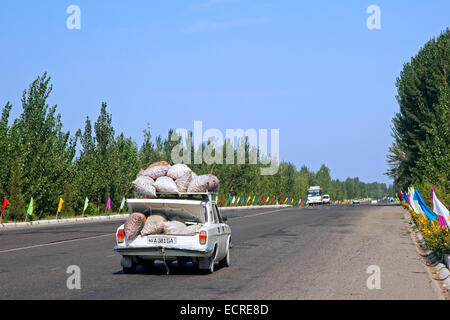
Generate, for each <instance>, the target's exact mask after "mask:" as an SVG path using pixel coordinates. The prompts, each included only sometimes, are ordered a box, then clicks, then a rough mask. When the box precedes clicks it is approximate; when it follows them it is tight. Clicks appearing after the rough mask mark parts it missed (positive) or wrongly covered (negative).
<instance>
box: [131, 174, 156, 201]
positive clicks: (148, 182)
mask: <svg viewBox="0 0 450 320" xmlns="http://www.w3.org/2000/svg"><path fill="white" fill-rule="evenodd" d="M154 183H155V180H153V179H152V178H150V177H148V176H143V175H141V176H138V177H137V178H136V180H134V181H133V189H134V191H135V192H136V193H137V194H140V195H142V196H144V195H145V196H147V197H156V189H155V187H154Z"/></svg>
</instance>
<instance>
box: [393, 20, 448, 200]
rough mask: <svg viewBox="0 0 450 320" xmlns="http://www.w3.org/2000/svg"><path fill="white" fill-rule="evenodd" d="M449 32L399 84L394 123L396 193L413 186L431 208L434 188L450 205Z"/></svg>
mask: <svg viewBox="0 0 450 320" xmlns="http://www.w3.org/2000/svg"><path fill="white" fill-rule="evenodd" d="M449 83H450V30H449V29H448V28H447V29H446V30H445V31H444V32H442V33H441V34H440V35H439V37H437V38H432V39H431V40H429V41H428V42H427V43H425V45H424V46H423V47H422V48H421V49H420V50H419V52H418V53H417V55H416V56H414V57H412V58H411V61H410V62H407V63H405V64H404V66H403V70H402V71H401V73H400V76H399V77H398V78H397V81H396V87H397V101H398V104H399V106H400V110H399V112H398V113H396V114H395V116H394V118H393V119H392V136H393V138H394V142H393V144H392V146H391V147H390V148H389V153H388V155H387V161H388V163H389V165H390V169H389V171H388V172H387V174H388V175H389V176H391V177H392V178H393V179H394V188H395V190H396V191H401V190H406V189H407V187H408V186H411V185H415V186H416V187H417V188H418V190H419V192H420V194H421V195H422V196H423V197H424V200H426V201H427V202H430V198H431V193H430V185H431V184H432V185H433V186H434V188H435V190H436V193H437V194H438V195H439V196H440V198H441V200H442V201H444V202H445V203H446V205H449V204H450V194H449V191H450V182H449V174H450V154H449V150H448V146H449V145H450V112H449V108H450V86H449Z"/></svg>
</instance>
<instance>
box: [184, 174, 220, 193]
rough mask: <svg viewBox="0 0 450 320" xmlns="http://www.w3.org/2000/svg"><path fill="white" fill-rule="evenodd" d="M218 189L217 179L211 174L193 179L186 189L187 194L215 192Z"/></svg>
mask: <svg viewBox="0 0 450 320" xmlns="http://www.w3.org/2000/svg"><path fill="white" fill-rule="evenodd" d="M218 188H219V179H217V177H216V176H215V175H212V174H204V175H202V176H197V177H193V178H192V180H191V183H190V184H189V187H188V192H207V191H217V189H218Z"/></svg>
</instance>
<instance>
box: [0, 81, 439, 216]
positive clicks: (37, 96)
mask: <svg viewBox="0 0 450 320" xmlns="http://www.w3.org/2000/svg"><path fill="white" fill-rule="evenodd" d="M51 91H52V86H51V85H50V78H49V77H48V76H47V74H44V75H43V76H42V77H38V78H37V79H36V80H35V81H33V83H32V84H31V85H30V87H29V88H28V90H26V91H24V93H23V96H22V109H23V110H22V113H21V115H20V116H19V117H18V118H17V119H15V120H14V121H13V123H12V124H11V125H8V123H9V114H10V111H11V108H12V105H11V104H10V103H7V104H6V105H5V107H4V108H3V111H2V116H1V119H0V150H1V152H2V156H1V157H0V196H1V197H2V198H3V195H4V196H7V197H8V199H10V202H11V205H10V206H9V207H8V209H7V213H8V217H7V218H8V219H10V220H23V219H24V217H25V211H26V204H25V203H24V199H30V197H31V196H32V197H33V199H34V204H35V210H34V216H35V217H36V218H37V219H39V218H43V217H52V216H54V215H56V210H57V206H58V201H59V198H60V197H62V198H63V200H64V204H63V208H62V213H61V216H63V217H64V216H74V215H81V214H82V211H83V205H84V200H85V198H86V197H88V198H89V200H90V202H89V206H88V208H87V210H86V214H87V215H98V214H102V213H104V212H105V207H106V202H107V199H108V197H111V201H112V210H111V211H113V212H114V211H116V210H117V209H118V207H119V205H120V203H121V201H122V198H123V197H133V195H134V193H133V190H132V181H133V180H134V179H135V177H136V175H137V174H138V172H139V170H141V169H143V168H146V167H147V166H148V165H150V164H151V163H153V162H157V161H162V160H165V161H168V162H169V163H172V162H171V159H172V151H173V150H174V148H175V147H176V146H178V145H179V143H180V141H181V137H178V139H171V137H172V135H173V133H174V131H173V130H169V132H168V136H167V138H163V137H162V136H157V137H155V139H154V141H153V138H152V135H151V132H150V125H148V127H147V128H146V129H145V130H144V142H143V144H142V145H141V146H140V147H138V146H137V145H136V143H135V142H134V141H133V140H132V139H131V138H127V137H125V136H124V134H123V133H121V134H118V135H116V134H115V130H114V128H113V126H112V115H111V114H110V113H109V112H108V110H107V108H108V106H107V104H106V102H103V103H102V104H101V108H100V114H99V116H98V118H97V120H96V121H95V123H94V124H92V123H91V120H90V119H89V118H86V121H85V124H84V129H83V130H78V131H77V132H76V133H75V135H73V136H72V135H71V134H70V132H65V131H63V130H62V127H63V126H62V123H61V116H60V115H59V114H57V113H56V110H57V106H52V107H50V106H48V104H47V99H48V97H49V95H50V93H51ZM439 130H440V129H439ZM78 142H80V143H79V144H78ZM184 143H185V145H186V147H183V148H181V150H180V152H184V153H185V154H186V155H188V156H189V157H190V159H191V160H192V162H193V161H194V157H195V156H196V155H199V156H202V154H201V152H203V153H205V152H210V154H211V156H212V158H213V159H223V157H227V156H229V157H230V159H234V164H225V163H216V161H212V162H208V163H207V162H205V161H202V163H201V164H192V165H190V167H191V168H192V169H193V170H194V171H195V172H196V173H198V174H205V173H212V174H215V175H216V176H217V177H218V178H219V180H220V182H221V184H220V193H221V195H222V196H226V197H228V195H230V194H232V195H236V196H239V197H242V196H245V197H246V199H248V197H249V196H252V197H255V196H256V197H258V196H260V197H261V198H262V197H263V196H266V197H272V196H274V197H275V198H280V197H284V198H286V197H289V198H294V199H297V198H302V199H305V198H306V192H307V189H308V188H309V187H310V186H311V185H317V184H319V185H321V186H322V188H323V191H324V193H329V194H330V195H331V197H332V199H335V200H338V199H339V200H343V199H345V198H347V197H366V196H372V197H381V196H382V195H384V194H386V193H387V192H388V189H387V187H386V185H384V184H376V183H375V184H370V185H366V184H364V183H361V182H359V180H358V179H357V178H355V179H350V178H349V179H347V180H346V181H345V182H341V181H339V180H332V179H331V175H330V170H329V169H328V168H327V167H326V166H325V165H322V167H321V168H320V169H319V171H318V172H317V173H314V172H312V171H310V170H309V169H308V168H307V167H305V166H303V167H302V168H301V169H300V170H297V168H296V167H295V165H294V164H292V163H288V162H281V163H280V164H279V170H278V172H277V173H276V174H275V175H261V168H264V167H268V166H269V165H263V164H261V161H259V162H258V163H256V164H255V163H250V157H249V154H252V153H254V154H255V155H256V156H259V154H260V150H258V149H255V148H254V147H252V146H250V144H249V141H248V138H243V139H239V141H237V145H236V146H233V145H232V142H231V141H226V142H225V145H224V146H223V147H222V149H221V150H216V149H214V148H212V142H211V141H208V142H206V143H203V145H202V148H201V150H200V149H198V150H194V148H193V145H194V143H193V141H192V134H189V135H188V137H187V138H186V140H185V141H184ZM77 145H79V148H78V149H79V153H78V154H77V152H76V150H77ZM227 150H231V152H230V154H228V155H227ZM238 150H244V157H243V158H242V157H240V152H239V151H238ZM216 152H220V153H222V154H223V157H222V155H220V154H219V153H218V154H216ZM216 156H217V158H215V157H216ZM189 157H188V158H189ZM202 159H203V157H202ZM267 159H268V160H271V159H270V158H267ZM172 164H173V163H172ZM241 199H242V198H241Z"/></svg>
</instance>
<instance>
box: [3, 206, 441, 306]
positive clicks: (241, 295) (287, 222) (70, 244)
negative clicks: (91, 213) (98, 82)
mask: <svg viewBox="0 0 450 320" xmlns="http://www.w3.org/2000/svg"><path fill="white" fill-rule="evenodd" d="M223 214H224V216H228V217H229V224H230V226H231V228H232V235H233V244H234V246H233V248H232V254H231V259H232V266H231V267H230V268H222V269H220V268H218V267H217V268H216V272H215V273H214V274H212V275H201V274H199V273H198V272H197V270H196V269H195V268H194V267H193V266H192V265H188V266H186V267H185V268H178V267H177V266H176V264H173V265H171V266H170V268H169V271H170V275H166V268H165V266H164V265H163V264H162V263H157V264H156V267H155V268H145V267H140V268H138V273H137V274H135V275H125V274H123V273H122V270H121V267H120V263H119V260H120V256H119V255H118V254H117V253H115V252H114V251H113V250H112V248H113V246H114V231H115V229H116V228H117V226H119V225H120V224H121V223H122V221H108V222H102V223H89V224H77V225H64V226H59V225H58V226H51V227H50V226H45V227H41V226H39V227H33V228H28V229H21V230H6V231H1V232H0V289H1V290H0V298H1V299H437V298H439V296H438V294H437V293H436V291H435V289H434V288H433V286H432V283H431V280H430V279H429V276H428V274H427V271H426V269H425V267H424V266H423V264H422V263H421V262H420V261H419V257H418V254H417V252H416V251H415V249H414V246H413V244H412V242H411V239H410V236H409V235H407V234H406V230H407V229H406V223H405V222H404V220H402V219H401V218H402V216H403V214H404V212H403V209H401V208H400V207H387V206H384V207H381V206H363V205H362V206H333V207H329V206H326V207H318V208H288V209H274V208H262V209H261V208H258V209H250V210H230V211H224V212H223ZM70 265H77V266H79V267H80V269H81V290H69V289H68V288H67V286H66V281H67V278H68V277H69V274H67V273H66V270H67V267H68V266H70ZM370 265H378V266H379V267H380V270H381V289H380V290H369V289H368V288H367V286H366V281H367V278H368V277H369V276H370V275H369V274H367V273H366V271H367V267H368V266H370Z"/></svg>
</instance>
